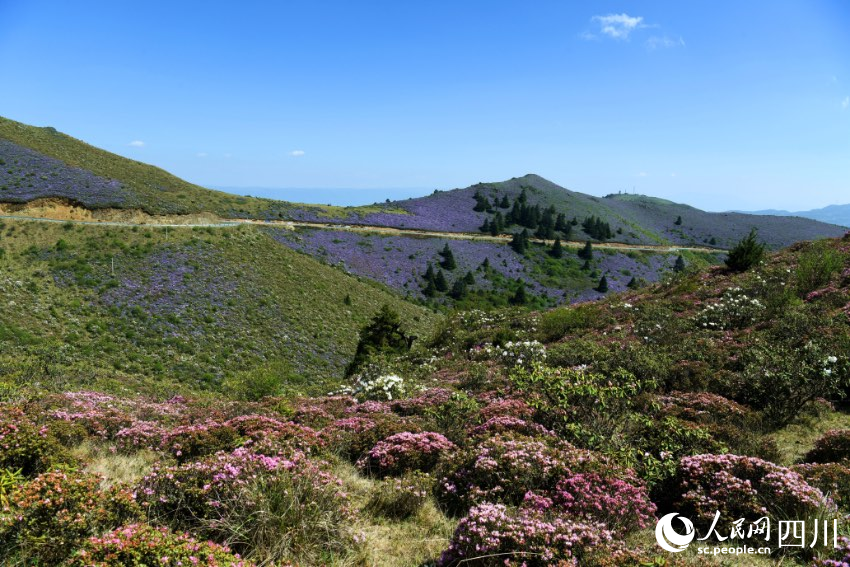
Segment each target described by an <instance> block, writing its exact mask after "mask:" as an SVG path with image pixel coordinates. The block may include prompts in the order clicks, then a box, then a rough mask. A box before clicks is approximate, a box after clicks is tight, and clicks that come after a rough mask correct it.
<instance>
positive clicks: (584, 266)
mask: <svg viewBox="0 0 850 567" xmlns="http://www.w3.org/2000/svg"><path fill="white" fill-rule="evenodd" d="M581 269H582V271H584V272H589V271H590V260H585V261H584V264H582V266H581Z"/></svg>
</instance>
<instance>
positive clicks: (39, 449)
mask: <svg viewBox="0 0 850 567" xmlns="http://www.w3.org/2000/svg"><path fill="white" fill-rule="evenodd" d="M57 453H59V447H58V446H57V444H56V443H55V442H53V441H52V440H51V439H50V438H49V437H48V435H47V428H46V427H41V428H39V427H37V426H36V425H35V424H34V423H33V422H32V421H30V420H29V418H28V417H27V416H26V415H24V413H23V412H22V411H20V410H18V409H17V408H11V409H10V408H6V410H5V411H4V412H3V413H2V414H0V469H11V470H15V471H18V470H19V471H20V472H21V474H23V475H24V476H27V477H30V476H34V475H36V474H39V473H41V472H44V471H45V470H47V468H48V467H49V466H50V464H51V462H53V461H54V460H55V457H56V455H57Z"/></svg>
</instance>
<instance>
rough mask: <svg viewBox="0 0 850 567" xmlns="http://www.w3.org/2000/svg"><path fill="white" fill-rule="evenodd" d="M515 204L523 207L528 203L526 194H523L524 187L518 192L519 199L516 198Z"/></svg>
mask: <svg viewBox="0 0 850 567" xmlns="http://www.w3.org/2000/svg"><path fill="white" fill-rule="evenodd" d="M516 200H517V203H519V204H521V205H524V204H525V203H526V202H527V201H528V194H527V193H526V192H525V187H523V188H522V191H520V194H519V197H517V198H516Z"/></svg>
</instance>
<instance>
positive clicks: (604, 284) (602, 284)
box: [596, 274, 608, 293]
mask: <svg viewBox="0 0 850 567" xmlns="http://www.w3.org/2000/svg"><path fill="white" fill-rule="evenodd" d="M596 291H598V292H599V293H608V278H606V277H605V274H602V279H600V280H599V285H598V286H596Z"/></svg>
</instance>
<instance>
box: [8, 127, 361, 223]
mask: <svg viewBox="0 0 850 567" xmlns="http://www.w3.org/2000/svg"><path fill="white" fill-rule="evenodd" d="M0 139H4V140H8V141H10V142H12V143H14V144H17V145H18V146H22V147H24V148H28V149H30V150H33V151H35V152H38V153H39V154H43V155H45V156H48V157H51V158H54V159H58V160H60V161H61V162H64V164H65V165H67V166H69V167H71V168H81V169H84V170H87V171H90V172H92V173H94V174H95V175H97V176H99V177H102V178H105V179H115V180H118V181H120V182H121V184H122V186H123V187H125V188H126V189H129V190H130V192H131V193H132V197H133V198H132V199H131V201H130V202H129V203H127V204H126V205H124V206H125V207H126V206H129V207H132V208H140V209H142V210H144V211H145V212H148V213H151V214H187V213H198V212H205V211H206V212H213V213H216V214H218V215H221V216H223V217H252V218H280V217H281V216H284V217H285V216H288V214H289V212H290V211H292V210H293V209H296V208H297V209H299V210H310V211H312V212H313V213H314V214H315V215H317V216H321V217H338V216H345V215H347V214H349V211H351V212H364V213H365V212H374V211H375V210H376V209H375V208H374V207H362V208H351V209H347V208H341V207H328V206H323V205H296V204H293V203H288V202H285V201H276V200H273V199H262V198H257V197H242V196H239V195H233V194H230V193H224V192H222V191H214V190H211V189H206V188H204V187H200V186H198V185H194V184H192V183H189V182H187V181H184V180H182V179H180V178H178V177H176V176H174V175H172V174H170V173H168V172H167V171H164V170H162V169H160V168H158V167H154V166H152V165H148V164H145V163H142V162H139V161H135V160H131V159H127V158H124V157H121V156H118V155H115V154H113V153H110V152H107V151H105V150H102V149H99V148H96V147H94V146H91V145H89V144H86V143H85V142H82V141H80V140H77V139H75V138H72V137H71V136H68V135H66V134H63V133H61V132H58V131H56V129H54V128H50V127H44V128H39V127H36V126H28V125H26V124H21V123H20V122H15V121H14V120H9V119H7V118H3V117H0ZM3 157H4V156H3V155H0V158H3ZM8 165H9V166H10V167H13V164H12V163H10V164H8ZM16 173H19V174H20V175H21V176H22V177H23V176H25V175H26V174H27V172H26V171H21V172H16ZM36 189H37V188H36ZM43 196H45V197H50V196H53V195H50V194H45V195H43ZM0 200H2V195H0Z"/></svg>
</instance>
